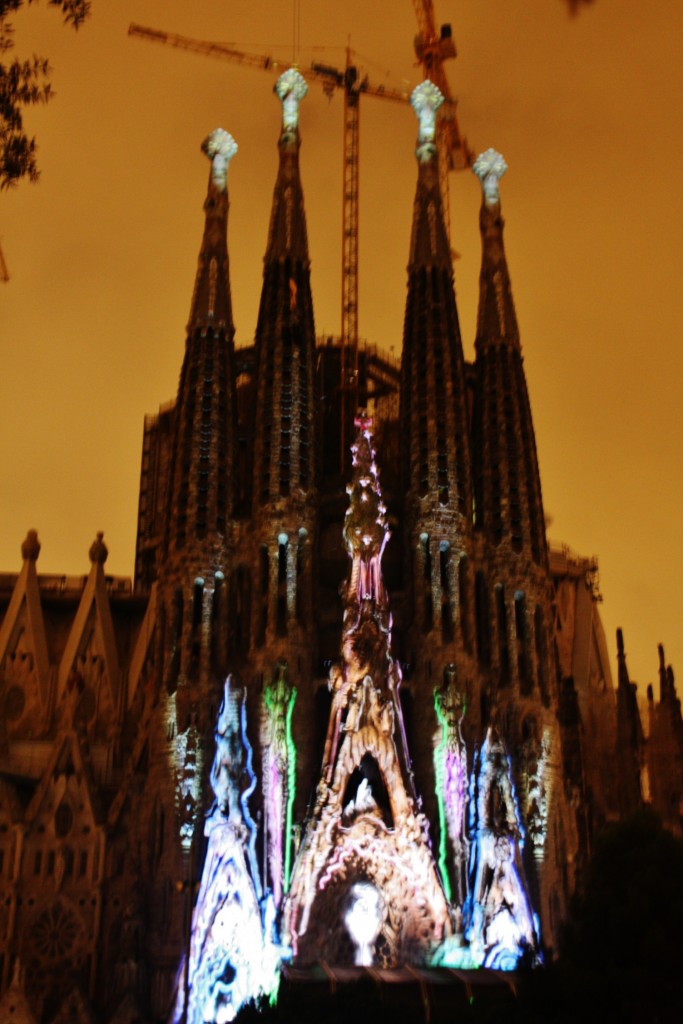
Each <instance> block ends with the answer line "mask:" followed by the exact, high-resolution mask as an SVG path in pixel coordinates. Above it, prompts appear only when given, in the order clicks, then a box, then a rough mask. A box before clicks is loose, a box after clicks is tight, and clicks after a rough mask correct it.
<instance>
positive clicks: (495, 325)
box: [473, 149, 547, 566]
mask: <svg viewBox="0 0 683 1024" xmlns="http://www.w3.org/2000/svg"><path fill="white" fill-rule="evenodd" d="M473 170H474V173H475V174H476V175H477V177H478V178H479V180H480V182H481V184H482V205H481V213H480V219H479V223H480V228H481V240H482V264H481V274H480V277H479V289H480V290H479V315H478V321H477V338H476V342H475V349H476V371H477V376H476V396H475V408H474V429H473V435H474V458H475V465H474V477H475V500H476V521H477V525H478V526H479V527H480V528H483V529H484V530H485V531H486V532H487V534H488V537H489V540H490V541H491V542H492V543H493V544H494V545H495V546H498V545H499V544H501V543H505V544H506V545H509V546H510V548H511V549H512V551H514V552H517V553H521V552H522V551H523V550H527V551H528V552H529V554H530V555H531V557H532V560H533V561H534V562H536V563H537V564H539V565H543V566H545V565H546V564H547V549H546V539H545V522H544V516H543V501H542V497H541V481H540V476H539V471H538V460H537V456H536V441H535V438H534V428H533V422H532V418H531V406H530V404H529V395H528V392H527V386H526V378H525V375H524V366H523V361H522V354H521V348H520V342H519V330H518V327H517V317H516V315H515V307H514V304H513V301H512V291H511V287H510V276H509V273H508V268H507V261H506V259H505V250H504V248H503V218H502V216H501V212H500V197H499V192H498V183H499V181H500V178H501V177H502V176H503V174H504V173H505V171H506V170H507V165H506V163H505V160H504V159H503V157H502V156H500V154H499V153H496V152H495V150H493V149H489V150H487V151H486V152H485V153H482V155H481V156H479V157H478V158H477V160H476V161H475V163H474V167H473Z"/></svg>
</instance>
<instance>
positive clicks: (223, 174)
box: [202, 128, 237, 192]
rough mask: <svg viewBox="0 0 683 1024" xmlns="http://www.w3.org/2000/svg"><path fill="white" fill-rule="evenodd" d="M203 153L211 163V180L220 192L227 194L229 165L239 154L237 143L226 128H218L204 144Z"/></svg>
mask: <svg viewBox="0 0 683 1024" xmlns="http://www.w3.org/2000/svg"><path fill="white" fill-rule="evenodd" d="M202 152H203V153H206V155H207V156H208V158H209V159H210V161H211V180H212V181H213V183H214V185H215V186H216V188H217V189H218V190H219V192H225V190H226V188H227V183H228V164H229V163H230V161H231V160H232V158H233V157H234V155H235V153H236V152H237V143H236V142H235V140H234V139H233V137H232V135H231V134H230V133H229V132H226V131H225V129H224V128H216V129H215V130H214V131H212V132H211V134H210V135H209V137H208V138H206V139H204V141H203V143H202Z"/></svg>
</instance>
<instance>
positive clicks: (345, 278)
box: [128, 24, 410, 465]
mask: <svg viewBox="0 0 683 1024" xmlns="http://www.w3.org/2000/svg"><path fill="white" fill-rule="evenodd" d="M128 34H129V35H131V36H137V37H138V38H140V39H145V40H147V41H148V42H154V43H162V44H164V45H167V46H173V47H175V48H176V49H179V50H188V51H190V52H192V53H199V54H202V55H203V56H206V57H216V58H218V59H219V60H229V61H232V62H234V63H237V64H245V65H247V66H249V67H254V68H260V69H261V70H262V71H275V72H277V71H279V70H280V69H281V68H284V67H286V66H288V65H286V64H285V63H284V62H280V61H277V60H275V59H274V58H273V57H270V56H268V55H266V54H254V53H246V52H245V51H243V50H239V49H237V48H235V47H233V46H229V45H227V44H225V43H214V42H210V41H208V40H201V39H192V38H190V37H188V36H181V35H176V34H175V33H173V32H164V31H162V30H160V29H154V28H146V27H144V26H142V25H135V24H132V25H130V26H129V28H128ZM301 71H302V73H303V74H304V75H306V76H308V77H309V78H312V79H314V80H316V81H319V82H320V83H321V84H322V87H323V91H324V92H325V94H326V95H328V96H331V95H332V94H333V93H334V92H335V90H337V89H341V90H343V93H344V138H343V174H342V263H341V278H342V291H341V346H340V355H341V366H340V388H341V409H342V429H341V455H340V458H341V464H342V465H343V461H344V459H345V457H346V452H347V451H348V447H349V444H348V443H347V442H349V438H347V436H346V435H347V433H350V431H351V430H352V429H353V419H354V416H355V413H356V405H357V401H358V196H359V180H358V153H359V140H360V97H361V94H363V93H365V94H366V95H368V96H374V97H376V98H378V99H386V100H394V101H395V102H398V103H404V104H407V103H408V102H409V101H410V93H409V92H408V90H401V89H392V88H388V87H387V86H384V85H372V84H371V83H370V82H369V80H368V78H367V76H363V75H362V74H361V72H360V71H359V69H358V68H357V67H356V66H355V65H354V64H353V63H352V51H351V49H350V48H349V47H347V50H346V65H345V67H344V69H343V70H340V69H338V68H335V67H332V66H331V65H328V64H322V63H312V64H309V65H308V66H307V67H303V68H301ZM349 443H350V442H349Z"/></svg>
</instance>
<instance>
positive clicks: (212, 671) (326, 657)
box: [0, 72, 683, 1024]
mask: <svg viewBox="0 0 683 1024" xmlns="http://www.w3.org/2000/svg"><path fill="white" fill-rule="evenodd" d="M277 95H278V98H279V99H280V100H281V102H282V108H283V118H282V126H281V130H280V134H279V140H278V151H279V169H278V175H277V180H276V184H275V191H274V196H273V203H272V214H271V222H270V229H269V235H268V239H267V244H266V257H265V262H264V269H263V291H262V299H261V306H260V311H259V319H258V324H257V327H256V334H255V344H254V345H253V346H249V347H244V348H235V346H234V334H235V328H234V324H233V320H232V304H231V295H230V282H229V261H228V248H227V218H228V191H227V179H228V164H229V161H230V159H231V157H232V156H233V155H234V153H235V151H236V145H235V143H234V140H232V138H231V137H230V136H229V135H228V133H227V132H225V131H222V130H218V131H217V132H214V133H213V134H212V135H211V136H210V137H209V139H208V140H207V141H206V143H205V145H204V147H203V148H204V151H205V153H206V155H207V156H208V157H209V159H210V161H211V168H210V173H209V184H208V191H207V198H206V202H205V207H204V209H205V230H204V235H203V240H202V244H201V249H200V256H199V264H198V270H197V276H196V282H195V289H194V293H193V297H192V302H191V311H190V319H189V323H188V328H187V338H186V346H185V353H184V357H183V362H182V369H181V375H180V382H179V387H178V394H177V397H176V400H175V402H173V403H171V404H169V405H167V406H165V407H163V408H162V409H161V410H160V411H159V413H158V414H156V415H154V416H150V417H148V418H147V419H146V421H145V429H144V442H143V463H142V473H141V484H140V500H139V512H138V543H137V550H136V566H135V580H134V583H132V584H131V582H130V581H128V580H123V579H118V578H113V577H110V576H107V574H106V571H105V565H106V559H107V549H106V545H105V543H104V538H103V536H102V534H98V536H97V538H96V539H95V541H94V543H93V544H92V547H91V548H90V563H91V565H90V570H89V572H88V573H87V574H86V575H84V576H83V577H58V576H39V575H38V572H37V561H38V558H39V553H40V544H39V542H38V537H37V535H36V533H35V531H30V532H29V534H28V535H27V537H26V540H25V541H24V544H23V545H22V563H23V564H22V568H21V571H20V572H19V573H17V574H6V575H0V616H1V624H0V708H1V709H2V714H1V715H0V1015H1V1014H2V1013H4V1014H5V1016H7V1014H8V1013H9V1012H10V1010H9V1009H8V1007H13V1008H14V1009H13V1010H12V1011H11V1012H12V1013H13V1014H15V1016H16V1019H18V1020H21V1021H31V1022H36V1024H54V1022H55V1021H59V1020H65V1019H69V1020H77V1021H88V1022H91V1024H92V1021H98V1022H99V1021H101V1022H102V1024H132V1022H133V1021H146V1022H150V1024H151V1022H152V1021H154V1022H157V1021H161V1020H169V1019H171V1020H174V1021H188V1022H191V1024H195V1022H196V1021H202V1022H203V1021H205V1020H207V1019H209V1018H212V1019H213V1020H215V1021H227V1020H230V1019H232V1016H233V1015H234V1013H235V1012H236V1010H237V1008H238V1007H239V1005H240V1003H241V1002H242V1001H243V1000H244V999H245V998H248V997H249V996H253V995H257V994H259V993H261V994H264V995H268V994H270V993H272V991H273V989H274V988H276V985H277V966H278V963H279V962H280V961H281V960H282V959H286V958H288V957H293V958H294V962H295V963H297V964H299V965H305V964H308V963H311V962H312V961H316V960H318V959H324V960H326V961H328V962H330V963H335V962H336V963H338V964H343V963H346V964H352V965H356V966H358V967H363V966H369V965H377V966H384V965H388V966H397V965H402V964H412V965H422V966H425V965H444V966H458V967H461V968H469V967H477V966H479V965H483V966H490V967H493V968H509V967H511V966H514V964H515V963H516V962H517V960H518V957H519V956H520V955H521V954H525V955H530V956H531V957H532V958H533V957H539V956H541V955H543V951H544V949H545V950H547V949H552V947H553V946H554V944H555V942H556V936H557V929H558V926H559V924H560V922H561V920H562V918H563V915H564V914H565V912H566V905H567V899H568V897H569V895H570V894H571V893H572V891H573V890H574V888H575V887H576V885H577V883H578V882H579V881H580V877H581V872H582V870H583V869H584V866H585V864H586V861H587V858H588V857H589V855H590V851H591V846H592V843H593V837H594V835H595V833H596V831H597V829H599V827H600V826H601V825H602V824H603V823H604V822H605V821H608V820H612V819H615V818H617V817H619V816H622V815H624V814H626V813H628V811H629V810H631V809H632V808H633V807H636V806H638V804H639V803H640V802H642V801H643V800H646V801H650V802H652V803H653V805H654V806H655V807H656V808H657V809H658V810H659V812H660V813H661V814H662V816H663V818H664V820H665V821H666V823H667V824H668V825H669V827H671V828H672V829H674V830H675V831H677V832H679V833H680V831H681V802H682V799H683V726H682V724H681V712H680V704H679V702H678V699H677V695H676V689H675V684H674V679H673V674H672V672H671V670H670V668H667V666H666V664H665V660H664V655H663V652H661V653H660V682H659V692H658V695H657V698H656V699H655V695H654V692H653V691H652V689H650V691H649V694H648V707H647V714H646V715H645V718H644V719H643V723H642V725H641V717H640V714H639V710H638V705H637V701H636V694H635V691H634V687H633V684H632V683H631V682H630V680H629V677H628V672H627V670H626V660H625V654H624V644H623V639H622V638H621V637H620V638H619V642H618V685H617V687H616V688H615V687H614V686H613V684H612V679H611V672H610V668H609V657H608V655H607V650H606V644H605V640H604V636H603V633H602V628H601V625H600V619H599V614H598V607H599V605H598V602H599V593H598V586H597V566H596V564H595V562H594V561H592V560H589V559H583V558H580V557H578V556H575V555H573V554H572V553H571V552H570V551H569V550H567V549H562V550H549V549H548V545H547V542H546V537H545V523H544V515H543V502H542V495H541V485H540V475H539V468H538V463H537V458H536V449H535V441H534V427H533V423H532V418H531V408H530V403H529V397H528V394H527V388H526V381H525V375H524V369H523V362H522V354H521V344H520V337H519V330H518V325H517V320H516V315H515V310H514V304H513V300H512V292H511V286H510V278H509V274H508V268H507V263H506V258H505V252H504V247H503V221H502V215H501V205H500V203H501V201H500V194H499V182H500V178H501V176H502V174H503V173H504V171H505V169H506V168H505V162H504V160H503V159H502V157H500V155H499V154H497V153H495V152H494V151H492V150H489V151H488V152H487V153H485V154H483V156H482V157H481V158H480V160H479V161H478V162H477V165H476V166H475V170H476V172H477V174H478V175H479V177H480V179H481V182H482V205H481V212H480V225H481V236H482V268H481V278H480V305H479V316H478V322H477V336H476V339H475V359H474V362H473V363H471V364H469V363H467V362H466V361H465V359H464V356H463V351H462V344H461V339H460V332H459V326H458V314H457V307H456V302H455V296H454V289H453V270H452V264H451V255H450V250H449V246H448V239H447V233H446V230H445V225H444V222H443V213H442V205H441V197H440V193H439V185H438V167H437V161H436V153H435V149H434V142H433V116H434V113H435V111H436V109H437V106H438V102H439V96H438V90H435V89H434V88H433V87H431V86H429V85H423V86H422V87H421V88H419V89H418V90H417V91H416V94H415V97H414V106H415V108H416V112H417V113H418V114H419V118H420V125H419V130H418V140H417V147H416V156H417V188H416V196H415V203H414V207H413V229H412V238H411V244H410V253H409V266H408V288H407V297H406V305H405V328H404V340H403V352H402V359H401V365H400V367H399V366H398V365H396V364H394V363H393V362H392V360H391V359H390V358H388V357H387V356H385V355H382V354H381V353H378V352H377V351H375V350H373V349H370V348H361V350H360V352H359V360H358V365H359V372H360V376H359V380H358V392H359V395H360V404H361V406H362V407H363V408H364V409H365V410H366V411H365V412H364V413H363V414H362V415H361V416H360V417H359V419H358V429H357V431H355V432H353V431H352V427H353V425H352V424H350V423H349V422H348V420H349V417H348V415H344V416H342V413H341V410H342V407H343V406H345V404H346V405H347V404H348V402H347V396H346V395H345V393H344V391H343V389H340V386H339V385H340V377H341V367H342V365H343V363H344V360H343V359H341V358H340V351H339V345H338V344H337V343H336V342H335V341H334V340H332V339H316V335H315V329H314V320H313V301H312V291H311V280H310V260H309V253H308V242H307V234H306V221H305V215H304V201H303V191H302V187H301V180H300V173H299V151H300V136H299V122H300V118H301V112H300V110H299V103H300V101H301V100H302V99H303V97H304V95H305V83H303V81H302V79H301V78H300V76H298V75H297V74H296V73H291V72H290V73H287V74H286V75H285V76H283V77H282V79H281V80H280V82H279V83H278V88H277ZM397 158H398V157H397ZM406 212H407V211H406ZM342 423H345V429H346V432H345V433H344V435H343V436H342V428H341V426H340V425H341V424H342ZM380 477H381V481H382V486H381V489H380V483H379V481H380ZM347 492H348V493H347ZM255 963H258V965H259V967H260V968H261V970H260V971H256V970H255V969H254V965H255ZM207 1014H208V1017H207ZM3 1019H4V1018H3ZM10 1019H13V1018H11V1017H10Z"/></svg>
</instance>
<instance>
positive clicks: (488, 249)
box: [472, 149, 519, 348]
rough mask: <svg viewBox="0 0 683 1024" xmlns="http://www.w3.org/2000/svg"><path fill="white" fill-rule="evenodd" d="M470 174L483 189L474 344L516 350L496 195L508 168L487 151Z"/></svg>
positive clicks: (508, 278)
mask: <svg viewBox="0 0 683 1024" xmlns="http://www.w3.org/2000/svg"><path fill="white" fill-rule="evenodd" d="M472 170H473V171H474V173H475V174H476V175H477V177H478V178H479V181H480V182H481V186H482V203H481V211H480V214H479V227H480V230H481V239H482V267H481V275H480V278H479V285H480V295H479V317H478V322H477V344H483V343H495V342H505V343H507V344H509V345H513V346H515V347H516V348H519V329H518V327H517V316H516V314H515V307H514V303H513V301H512V289H511V285H510V275H509V273H508V268H507V261H506V259H505V249H504V247H503V227H504V223H505V222H504V220H503V218H502V216H501V212H500V194H499V191H498V185H499V182H500V179H501V178H502V177H503V175H504V174H505V172H506V171H507V164H506V163H505V160H504V159H503V157H502V156H501V155H500V153H497V152H496V151H495V149H487V150H486V152H485V153H482V154H481V155H480V156H478V157H477V159H476V160H475V161H474V165H473V167H472Z"/></svg>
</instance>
